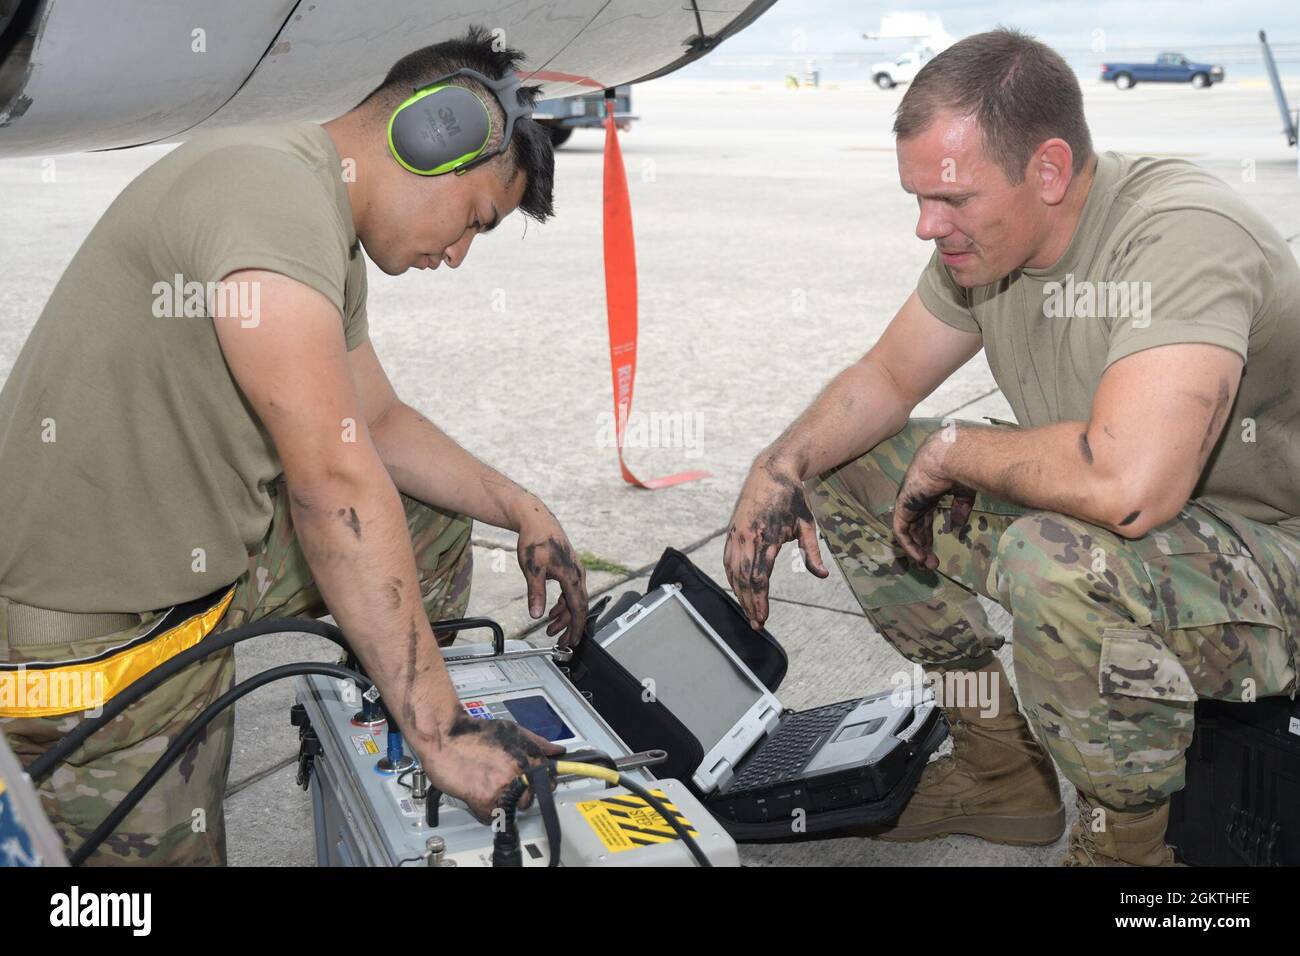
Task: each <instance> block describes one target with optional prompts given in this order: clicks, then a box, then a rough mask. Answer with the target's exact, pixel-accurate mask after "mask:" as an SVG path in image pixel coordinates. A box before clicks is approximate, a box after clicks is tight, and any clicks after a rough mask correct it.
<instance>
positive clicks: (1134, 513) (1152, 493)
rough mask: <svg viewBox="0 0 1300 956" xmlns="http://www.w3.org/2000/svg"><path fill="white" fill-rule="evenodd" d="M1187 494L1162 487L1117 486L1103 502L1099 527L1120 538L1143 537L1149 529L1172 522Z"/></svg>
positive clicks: (1184, 502)
mask: <svg viewBox="0 0 1300 956" xmlns="http://www.w3.org/2000/svg"><path fill="white" fill-rule="evenodd" d="M1187 498H1188V495H1187V494H1186V493H1179V492H1177V491H1172V490H1171V488H1170V487H1169V486H1168V485H1166V486H1165V487H1163V488H1162V487H1155V486H1148V487H1147V488H1142V487H1141V486H1133V485H1130V486H1129V487H1120V488H1117V489H1115V490H1113V491H1112V493H1111V494H1110V495H1108V496H1107V497H1106V500H1105V501H1104V503H1103V509H1102V510H1103V513H1104V514H1105V515H1106V520H1104V521H1103V524H1105V525H1106V527H1107V528H1109V529H1110V530H1111V531H1114V532H1115V533H1116V534H1118V535H1119V536H1120V537H1122V538H1128V539H1129V540H1134V539H1137V538H1142V537H1145V536H1146V535H1147V534H1148V533H1149V532H1150V531H1151V530H1152V529H1154V528H1158V527H1160V525H1162V524H1164V523H1165V522H1166V521H1170V520H1172V519H1173V518H1174V517H1175V516H1176V515H1177V514H1178V512H1179V511H1181V510H1182V508H1183V506H1184V505H1185V504H1187Z"/></svg>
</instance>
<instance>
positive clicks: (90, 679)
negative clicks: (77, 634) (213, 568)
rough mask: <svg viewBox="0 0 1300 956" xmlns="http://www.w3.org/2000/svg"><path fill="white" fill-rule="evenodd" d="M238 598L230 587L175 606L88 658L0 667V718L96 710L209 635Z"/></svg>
mask: <svg viewBox="0 0 1300 956" xmlns="http://www.w3.org/2000/svg"><path fill="white" fill-rule="evenodd" d="M234 596H235V588H234V586H233V585H232V586H231V587H230V588H228V589H227V590H225V591H224V592H221V591H218V592H215V593H214V594H210V595H208V596H207V597H206V598H200V599H199V600H197V601H191V602H190V603H188V604H181V605H177V606H176V607H173V608H171V609H170V610H168V611H167V612H166V613H164V614H163V615H162V616H161V617H159V618H158V620H157V621H155V622H154V625H153V626H152V627H151V628H150V629H149V630H148V631H146V632H145V633H144V634H141V635H139V636H137V637H133V638H131V639H130V640H129V641H128V642H127V643H125V644H122V645H120V646H118V647H114V648H109V649H108V650H107V651H104V652H103V653H100V654H97V655H96V656H95V657H92V658H88V659H86V660H74V661H53V662H46V661H28V662H24V663H20V664H8V663H0V717H58V716H61V715H63V714H72V713H76V712H77V711H85V710H97V709H98V708H100V707H102V706H103V704H104V703H105V702H106V701H108V700H111V699H112V698H113V697H115V696H116V695H117V694H119V693H121V692H122V690H123V689H125V688H126V687H129V686H130V685H131V684H133V683H135V681H136V680H138V679H139V678H141V677H143V676H144V675H145V674H147V673H149V671H151V670H153V669H154V668H155V667H157V666H158V665H159V664H162V663H163V662H165V661H167V660H170V659H171V658H173V657H175V656H176V655H177V654H179V653H181V652H182V651H185V650H188V649H189V648H191V647H193V646H194V645H195V644H197V643H198V642H199V641H201V640H203V638H205V637H207V636H208V635H209V634H211V633H212V631H213V629H214V628H216V626H217V625H218V624H219V623H220V622H221V619H222V617H224V616H225V613H226V610H227V608H229V607H230V602H231V601H232V600H233V599H234Z"/></svg>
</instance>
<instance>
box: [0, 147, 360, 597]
mask: <svg viewBox="0 0 1300 956" xmlns="http://www.w3.org/2000/svg"><path fill="white" fill-rule="evenodd" d="M240 269H264V270H268V271H272V272H278V273H282V274H284V275H286V276H289V277H291V278H293V279H296V280H298V281H299V282H303V283H305V284H306V285H308V286H311V287H312V288H313V289H316V290H318V291H320V292H321V293H322V294H324V295H325V296H327V297H328V298H329V299H330V301H331V302H333V303H334V305H335V306H336V307H337V308H338V310H339V313H340V316H341V321H342V324H343V329H344V335H345V338H346V342H347V347H348V348H349V349H352V348H355V347H356V346H357V345H359V344H361V343H362V342H364V341H365V340H366V337H367V324H366V308H365V303H366V272H365V257H364V256H363V255H362V253H361V251H360V248H359V246H358V245H357V238H356V233H355V231H354V229H353V226H352V212H351V207H350V205H349V201H348V193H347V186H346V184H345V183H344V181H343V177H342V169H341V161H340V158H339V155H338V153H337V151H336V150H335V148H334V144H333V142H332V140H331V139H330V138H329V136H328V134H326V132H325V131H324V130H323V129H321V127H319V126H316V125H311V124H304V125H298V126H290V127H258V128H244V129H229V130H220V131H216V132H213V133H205V134H202V135H200V136H196V137H195V138H194V139H193V140H191V141H189V142H188V143H186V144H184V145H182V146H180V147H178V148H177V149H175V150H173V151H172V152H170V153H168V154H167V156H165V157H164V158H163V159H161V160H160V161H159V162H157V163H155V164H154V165H153V166H151V167H150V168H149V169H147V170H145V171H144V172H143V173H141V174H140V175H139V176H138V177H137V178H136V179H135V180H134V181H133V182H132V183H131V184H130V185H129V186H127V187H126V189H124V190H123V191H122V193H121V195H119V196H118V197H117V199H116V200H114V202H113V204H112V205H111V206H110V207H109V208H108V210H107V211H106V212H105V213H104V215H103V216H102V217H101V218H100V220H99V222H98V223H97V224H96V225H95V228H94V229H93V230H91V233H90V235H89V236H87V237H86V240H85V242H83V243H82V245H81V248H80V249H79V250H78V251H77V254H76V255H75V256H74V257H73V259H72V262H71V263H70V264H69V265H68V267H67V269H66V270H65V271H64V273H63V276H62V278H60V280H59V282H58V285H56V286H55V288H54V292H53V293H52V294H51V295H50V299H49V302H48V303H47V304H46V306H45V309H44V311H43V312H42V313H41V316H40V319H39V320H38V321H37V323H36V325H35V327H34V328H33V329H32V332H31V335H30V336H29V337H28V339H27V343H26V345H25V346H24V347H23V350H22V352H21V353H20V354H19V356H18V360H17V362H16V364H15V365H14V368H13V371H12V372H11V373H10V375H9V378H8V380H7V381H6V382H5V383H4V388H3V390H0V595H2V596H4V597H7V598H10V599H12V600H16V601H19V602H22V603H25V604H33V605H36V606H38V607H47V608H54V609H57V610H65V611H127V612H134V611H145V610H152V609H155V608H160V607H166V606H168V605H171V604H173V603H177V602H180V601H185V600H189V599H192V598H196V597H199V596H202V595H204V594H207V593H210V592H212V591H214V590H216V589H217V588H219V587H221V586H223V585H225V584H229V583H231V582H233V581H234V580H235V579H236V578H238V577H239V576H240V575H241V574H243V573H244V572H245V571H246V570H247V568H248V554H249V552H250V550H251V549H253V548H254V547H255V546H256V545H257V544H258V543H259V542H260V541H261V540H262V538H263V537H264V536H265V534H266V531H267V528H268V526H269V523H270V518H271V505H272V502H271V499H270V496H269V494H268V492H267V485H268V483H270V482H272V481H273V480H274V479H275V478H276V477H277V476H278V475H279V474H280V472H281V471H282V468H281V464H280V461H279V458H278V457H277V455H276V452H275V447H274V446H273V444H272V442H271V438H270V436H269V434H268V433H267V432H266V430H265V429H264V428H263V427H262V425H261V423H260V422H259V421H258V420H257V418H256V416H255V415H254V413H253V411H252V409H251V408H250V407H249V406H248V404H247V403H246V401H245V400H244V398H243V395H242V394H241V393H240V391H239V389H238V387H237V386H236V384H235V382H234V380H233V379H232V378H231V375H230V371H229V369H228V368H227V367H226V363H225V359H224V357H223V356H222V353H221V349H220V346H219V345H218V342H217V336H216V329H215V327H214V325H213V322H214V321H224V322H235V321H239V322H252V321H256V320H257V319H258V314H257V312H256V311H255V310H254V306H256V305H257V303H258V300H257V299H256V298H255V292H254V290H252V289H246V290H244V297H243V298H242V300H238V301H237V300H235V299H230V300H228V304H227V306H226V316H225V317H223V318H217V319H215V320H214V319H213V318H212V317H211V315H210V314H209V303H208V301H207V297H206V294H205V293H206V284H207V283H209V282H217V281H219V280H221V279H223V278H224V277H225V276H227V275H229V274H230V273H231V272H234V271H236V270H240ZM191 283H197V285H193V284H191ZM196 293H197V294H196ZM217 314H220V313H219V312H218V313H217Z"/></svg>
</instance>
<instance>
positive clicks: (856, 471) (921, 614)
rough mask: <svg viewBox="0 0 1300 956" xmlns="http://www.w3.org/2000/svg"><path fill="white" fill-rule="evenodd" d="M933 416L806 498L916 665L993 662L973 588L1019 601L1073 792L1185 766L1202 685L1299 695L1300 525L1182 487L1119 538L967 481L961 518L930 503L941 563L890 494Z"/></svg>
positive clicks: (1038, 705)
mask: <svg viewBox="0 0 1300 956" xmlns="http://www.w3.org/2000/svg"><path fill="white" fill-rule="evenodd" d="M940 427H942V423H941V422H940V421H938V420H936V419H913V420H911V421H910V422H909V423H908V424H907V425H906V426H905V427H904V428H903V430H902V431H900V432H899V433H898V434H897V435H894V436H893V437H892V438H889V439H887V440H885V441H883V442H881V443H880V444H879V445H877V446H876V447H875V448H874V449H872V450H871V451H870V452H869V453H867V454H866V455H863V456H862V457H861V458H858V459H856V460H854V461H850V462H848V463H846V464H844V465H842V466H840V467H838V468H834V469H832V470H830V471H828V472H827V473H825V474H823V475H821V476H818V477H817V478H814V479H810V480H809V481H808V482H807V483H806V486H805V487H806V490H807V492H808V496H809V504H810V506H811V507H812V509H813V512H814V513H815V515H816V517H817V522H818V524H819V526H820V527H821V530H822V533H823V535H824V536H825V538H826V541H827V543H828V544H829V546H830V550H831V552H832V554H833V556H834V558H835V561H836V563H838V564H839V566H840V569H841V570H842V571H843V573H844V576H845V578H846V580H847V581H848V584H849V587H850V588H851V589H852V590H853V593H854V595H855V596H856V597H857V600H858V602H859V603H860V604H861V605H862V609H863V611H864V612H865V613H866V615H867V618H868V619H869V620H870V621H871V622H872V624H873V625H875V627H876V629H877V630H878V631H879V632H880V633H881V634H882V635H884V637H885V639H886V640H888V641H889V642H890V643H891V644H892V645H893V646H894V647H895V648H897V649H898V651H899V652H900V653H902V654H903V656H905V657H907V658H908V659H909V660H912V661H915V662H917V663H918V664H921V665H922V666H923V667H930V668H936V669H939V668H942V669H948V670H952V669H964V668H967V667H971V666H979V665H981V664H984V663H987V662H988V661H989V659H990V655H991V654H992V652H993V651H994V650H996V649H997V648H999V647H1000V646H1001V645H1002V644H1003V638H1002V636H1001V635H1000V634H998V633H997V632H996V631H995V630H994V629H993V628H992V627H991V626H990V624H989V621H988V618H987V616H986V615H985V613H984V608H983V607H982V606H981V604H980V601H979V598H978V596H977V595H981V594H982V595H984V596H985V597H987V598H989V599H991V600H993V601H996V602H997V603H998V604H1000V605H1002V607H1004V608H1006V609H1007V610H1008V611H1009V612H1010V613H1011V615H1012V619H1013V622H1014V623H1013V627H1012V642H1013V659H1014V662H1015V673H1016V679H1017V683H1018V685H1019V689H1020V697H1021V698H1022V704H1023V706H1024V709H1025V713H1026V715H1027V716H1028V717H1029V719H1030V720H1031V721H1032V723H1033V725H1034V728H1035V730H1036V731H1037V733H1038V736H1039V738H1040V740H1041V741H1042V742H1043V744H1044V745H1045V746H1046V747H1047V749H1048V751H1049V752H1050V753H1051V754H1052V757H1053V758H1054V759H1055V761H1056V763H1057V766H1058V767H1059V768H1060V769H1061V772H1062V773H1063V774H1065V776H1066V777H1068V778H1069V779H1070V780H1071V781H1072V782H1073V783H1074V784H1075V785H1076V786H1077V787H1078V788H1079V790H1080V791H1082V792H1083V793H1085V794H1087V795H1089V796H1090V797H1091V798H1093V799H1095V800H1098V801H1100V802H1101V803H1104V804H1106V805H1109V806H1111V807H1113V808H1116V809H1123V808H1125V807H1138V806H1143V805H1148V804H1151V803H1155V802H1158V801H1161V800H1163V799H1165V798H1167V797H1168V796H1169V795H1170V794H1172V793H1174V792H1175V791H1177V790H1179V789H1181V788H1182V786H1183V782H1184V779H1183V778H1184V770H1185V761H1184V752H1185V751H1186V749H1187V747H1188V745H1189V744H1190V742H1191V736H1192V724H1193V706H1194V704H1195V701H1196V700H1197V698H1199V697H1208V698H1215V699H1223V700H1242V699H1247V700H1248V699H1252V698H1254V697H1266V696H1276V695H1282V694H1288V695H1294V693H1295V691H1296V687H1297V680H1296V675H1297V667H1296V654H1297V634H1300V610H1298V609H1297V606H1296V600H1297V596H1300V535H1296V534H1293V533H1290V532H1288V531H1285V530H1283V529H1280V528H1277V527H1273V526H1269V525H1265V524H1261V523H1259V522H1255V521H1251V520H1249V519H1246V518H1243V517H1241V516H1239V515H1235V514H1230V513H1228V512H1225V511H1221V510H1219V509H1215V510H1210V509H1209V508H1207V507H1205V506H1203V505H1201V504H1198V503H1195V502H1190V503H1189V504H1188V505H1187V506H1186V507H1185V508H1184V509H1183V510H1182V511H1181V512H1180V513H1179V514H1178V516H1177V517H1175V518H1174V519H1173V520H1171V521H1169V522H1167V523H1165V524H1163V525H1161V526H1159V527H1157V528H1155V529H1154V530H1152V531H1151V532H1150V533H1149V534H1147V535H1146V536H1144V537H1142V538H1140V539H1135V540H1128V539H1125V538H1121V537H1119V536H1118V535H1116V534H1113V533H1111V532H1110V531H1107V530H1106V529H1104V528H1100V527H1097V526H1095V525H1091V524H1089V523H1087V522H1084V521H1081V520H1079V519H1077V518H1072V517H1068V516H1066V515H1062V514H1055V513H1051V512H1045V511H1027V510H1025V509H1023V508H1020V507H1018V506H1016V505H1013V504H1010V503H1007V502H1004V501H998V500H995V499H992V498H989V497H987V496H984V495H979V496H977V499H976V501H975V506H974V510H973V512H972V514H971V519H970V523H969V525H968V526H967V527H966V528H964V529H958V531H956V532H954V531H953V529H952V527H951V513H950V510H949V509H950V507H951V503H952V500H951V497H950V496H949V497H946V498H944V499H943V500H942V501H941V503H940V508H939V509H938V513H937V514H936V516H935V525H934V552H935V555H936V556H937V557H938V559H939V566H938V568H937V569H936V570H934V571H928V570H920V569H918V568H917V567H916V566H915V565H914V563H913V562H911V561H910V560H909V559H907V557H906V555H905V553H904V552H903V550H902V549H901V548H900V547H899V546H898V545H897V543H896V542H895V541H894V539H893V533H892V529H891V521H892V512H893V507H894V499H895V497H896V496H897V493H898V488H899V485H900V483H901V482H902V479H903V476H904V474H905V473H906V471H907V467H908V464H909V463H910V462H911V460H912V456H913V454H914V453H915V451H916V449H917V448H918V447H919V446H920V444H921V443H922V442H923V441H924V440H925V439H926V438H927V437H928V436H929V435H930V434H931V433H932V432H933V431H935V430H936V429H938V428H940Z"/></svg>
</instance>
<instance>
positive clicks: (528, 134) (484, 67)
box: [358, 26, 555, 222]
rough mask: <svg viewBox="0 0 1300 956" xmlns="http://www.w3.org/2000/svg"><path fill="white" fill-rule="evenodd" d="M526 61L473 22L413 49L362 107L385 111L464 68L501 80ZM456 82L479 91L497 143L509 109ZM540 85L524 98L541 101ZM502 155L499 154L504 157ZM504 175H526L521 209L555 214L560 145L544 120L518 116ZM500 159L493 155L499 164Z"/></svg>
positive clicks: (538, 215) (466, 81)
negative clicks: (461, 30) (458, 32)
mask: <svg viewBox="0 0 1300 956" xmlns="http://www.w3.org/2000/svg"><path fill="white" fill-rule="evenodd" d="M523 62H524V54H523V53H522V52H521V51H519V50H515V49H512V48H510V47H508V46H506V45H505V44H504V43H501V42H500V40H499V38H498V37H497V36H496V35H495V34H494V33H492V32H489V31H488V30H487V29H486V28H485V27H482V26H471V27H470V28H469V30H468V31H467V32H466V34H465V35H464V36H463V37H457V38H456V39H453V40H444V41H443V42H441V43H435V44H433V45H432V46H426V47H423V48H421V49H419V50H415V51H414V52H412V53H408V54H407V55H406V56H404V57H402V58H401V59H400V60H398V61H397V62H396V63H394V64H393V67H392V69H390V70H389V71H388V75H387V76H386V77H384V81H383V82H382V83H380V84H379V85H378V86H377V87H375V89H374V90H372V91H371V93H370V95H369V96H367V97H366V98H365V99H364V100H362V101H361V103H360V104H358V106H365V105H366V104H368V103H372V104H374V105H377V106H378V107H379V108H381V109H382V110H384V111H389V112H390V111H392V110H393V109H396V108H397V106H398V105H400V104H401V103H402V102H403V101H404V100H405V99H406V98H407V97H408V96H410V95H411V93H412V92H413V91H414V90H417V89H419V88H420V87H423V86H428V85H429V84H430V83H432V82H433V81H434V80H437V79H440V78H441V77H444V76H446V75H447V74H449V73H454V72H455V71H456V70H460V69H466V68H468V69H471V70H474V71H475V72H477V73H482V74H483V75H484V76H486V77H489V78H491V79H494V80H497V79H500V78H501V77H503V76H507V75H509V74H511V73H514V72H515V71H516V70H517V69H518V68H519V67H520V66H521V65H522V64H523ZM451 82H452V83H454V84H456V85H458V86H464V87H467V88H469V89H470V90H472V91H473V92H474V93H476V94H477V95H478V96H479V97H480V98H481V99H482V100H483V101H484V102H485V103H487V104H488V108H489V109H491V110H492V112H493V116H492V119H493V123H492V128H493V129H492V139H491V140H489V142H488V146H487V148H488V149H493V148H496V147H497V146H499V145H500V143H501V137H502V136H503V135H504V124H505V113H504V112H503V111H502V110H501V108H500V106H499V105H498V103H497V100H496V97H495V96H494V95H493V93H492V92H491V91H490V90H488V89H486V88H485V87H484V86H483V85H482V84H481V83H478V82H477V81H475V80H473V79H470V78H469V77H465V76H458V77H456V78H455V79H454V80H452V81H451ZM539 89H540V88H539V87H536V86H523V87H520V88H519V94H518V95H519V103H520V104H521V105H526V106H532V105H533V104H535V103H536V102H537V93H538V90H539ZM500 158H502V157H499V158H498V159H500ZM503 158H504V159H505V162H506V166H505V172H506V176H505V178H506V179H507V180H508V179H510V178H512V177H513V176H514V175H515V174H516V173H519V172H522V173H523V174H524V177H525V185H524V195H523V199H521V200H520V202H519V210H520V212H522V213H523V214H524V215H525V216H528V217H529V218H530V219H535V220H537V221H538V222H545V221H546V220H547V219H548V218H550V217H551V216H552V215H554V213H555V207H554V202H553V200H554V196H553V193H554V188H555V150H554V148H553V147H552V145H551V137H550V135H549V134H548V133H547V131H546V130H545V128H543V127H542V125H541V124H540V123H538V122H537V121H536V120H534V119H532V118H531V117H522V116H521V117H520V118H519V119H517V120H515V128H514V133H513V135H512V136H511V137H510V146H509V148H508V149H507V150H506V152H505V154H504V157H503ZM497 161H498V160H493V161H492V162H493V163H496V162H497Z"/></svg>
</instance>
